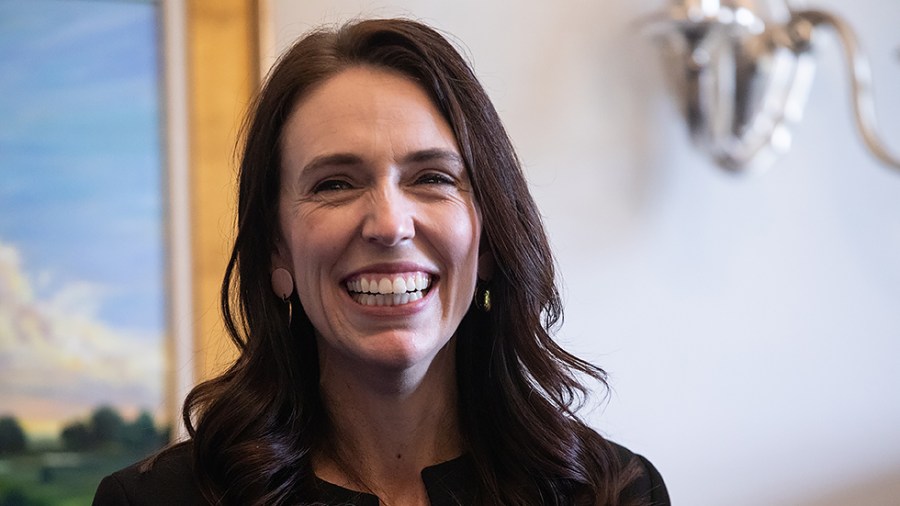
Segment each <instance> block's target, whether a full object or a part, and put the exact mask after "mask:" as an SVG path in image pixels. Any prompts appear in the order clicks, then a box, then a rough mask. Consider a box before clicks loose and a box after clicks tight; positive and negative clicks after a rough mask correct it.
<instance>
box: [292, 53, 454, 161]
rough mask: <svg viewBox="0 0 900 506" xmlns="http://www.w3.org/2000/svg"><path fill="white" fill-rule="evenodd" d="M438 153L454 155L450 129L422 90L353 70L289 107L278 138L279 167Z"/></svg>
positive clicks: (392, 76)
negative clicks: (340, 155) (326, 157)
mask: <svg viewBox="0 0 900 506" xmlns="http://www.w3.org/2000/svg"><path fill="white" fill-rule="evenodd" d="M432 148H443V149H451V150H453V151H456V152H458V149H457V146H456V139H455V137H454V135H453V132H452V130H451V128H450V125H449V124H448V123H447V121H446V120H445V119H444V118H443V116H442V115H441V114H440V112H439V111H438V110H437V107H436V106H435V105H434V103H433V102H432V101H431V99H430V98H429V96H428V94H427V93H426V92H425V90H424V89H423V88H422V87H421V86H419V85H418V84H417V83H416V82H415V81H413V80H412V79H409V78H407V77H405V76H402V75H400V74H398V73H395V72H391V71H387V70H381V69H376V68H370V67H352V68H349V69H347V70H344V71H342V72H340V73H338V74H337V75H335V76H333V77H331V78H329V79H327V80H326V81H324V82H323V83H321V84H320V85H319V86H317V87H316V88H314V89H313V90H312V91H311V92H310V93H309V94H308V95H307V96H306V97H304V98H303V99H301V100H300V101H299V102H298V103H297V105H296V106H295V107H294V110H293V112H292V113H291V115H290V117H289V118H288V121H287V123H286V124H285V127H284V131H283V133H282V153H283V158H284V159H283V162H284V163H285V164H286V165H288V166H291V165H294V166H297V165H301V166H302V164H303V163H304V162H305V161H308V160H309V159H311V158H314V157H316V156H320V155H323V154H329V153H334V152H350V153H354V154H359V155H363V156H365V155H367V154H372V155H374V154H379V153H381V154H383V153H384V152H388V151H389V152H392V153H395V154H402V153H400V152H404V151H412V150H421V149H432Z"/></svg>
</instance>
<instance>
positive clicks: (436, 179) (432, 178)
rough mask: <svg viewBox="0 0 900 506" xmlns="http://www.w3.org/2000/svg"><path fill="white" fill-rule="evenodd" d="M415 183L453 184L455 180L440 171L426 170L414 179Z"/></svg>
mask: <svg viewBox="0 0 900 506" xmlns="http://www.w3.org/2000/svg"><path fill="white" fill-rule="evenodd" d="M416 183H417V184H455V183H456V181H455V180H454V179H453V178H451V177H450V176H448V175H446V174H442V173H440V172H428V173H426V174H422V175H421V176H419V178H418V179H416Z"/></svg>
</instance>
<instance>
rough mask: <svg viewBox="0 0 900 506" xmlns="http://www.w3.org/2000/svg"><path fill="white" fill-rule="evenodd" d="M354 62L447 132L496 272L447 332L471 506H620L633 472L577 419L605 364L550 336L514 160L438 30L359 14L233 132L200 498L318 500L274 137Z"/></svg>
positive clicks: (271, 87) (198, 442) (197, 430)
mask: <svg viewBox="0 0 900 506" xmlns="http://www.w3.org/2000/svg"><path fill="white" fill-rule="evenodd" d="M354 66H372V67H375V68H379V69H385V70H388V71H391V72H395V73H398V74H399V75H402V76H404V77H406V78H409V79H411V80H413V81H414V82H416V83H417V84H418V85H420V86H421V87H422V88H423V89H424V90H425V91H426V92H427V93H428V95H429V97H430V98H431V100H432V101H433V102H434V104H435V105H436V106H437V109H438V110H439V111H440V113H441V114H442V115H443V117H444V118H445V119H446V121H447V122H448V123H449V125H450V126H451V128H452V131H453V133H454V134H455V136H456V140H457V142H458V145H459V148H460V152H461V153H460V154H461V155H462V158H463V160H464V162H465V166H466V170H467V171H468V175H469V178H470V180H471V183H472V186H473V189H474V194H475V198H476V200H477V202H478V203H479V206H480V207H481V211H482V216H483V234H482V236H483V239H482V240H483V241H484V245H485V246H487V247H488V248H489V249H490V251H491V252H492V253H493V257H494V261H495V265H496V268H495V269H494V274H493V277H492V278H491V280H490V281H489V282H488V288H489V289H490V291H491V294H492V297H491V299H492V308H491V310H490V311H489V312H484V311H481V310H480V309H478V308H477V307H476V306H475V304H472V306H471V307H470V309H469V311H468V313H467V314H466V315H465V316H464V318H463V320H462V322H461V323H460V325H459V328H458V329H457V334H456V335H457V339H456V356H457V359H456V363H457V384H458V389H459V395H458V402H459V413H460V427H461V431H462V437H463V439H464V441H465V444H466V446H467V448H468V450H469V452H470V454H471V456H472V457H473V458H472V461H473V462H474V463H475V466H476V468H477V475H478V477H479V482H480V483H479V484H478V489H479V493H478V494H479V498H480V499H479V503H481V504H504V505H534V504H537V502H539V503H540V504H545V505H563V504H566V505H569V504H579V505H580V504H584V505H603V506H605V505H617V504H620V494H621V492H622V490H623V489H624V488H625V487H626V485H627V484H628V483H629V482H630V481H631V480H632V479H634V478H635V477H636V476H637V474H638V472H639V471H638V469H637V468H636V466H635V465H634V463H629V462H621V461H620V460H619V458H618V457H617V453H616V451H615V449H614V448H613V447H612V445H611V444H610V443H609V442H607V441H606V440H605V439H603V438H602V437H600V436H599V435H597V434H596V433H595V432H594V431H593V430H591V429H590V428H589V427H588V426H587V425H585V424H584V423H583V422H582V421H581V420H580V419H579V418H578V417H577V416H576V414H575V411H576V410H577V408H578V407H579V406H580V403H581V402H583V400H584V398H585V396H586V394H587V392H586V389H585V387H584V386H583V385H582V383H581V382H580V381H579V380H578V377H579V376H581V375H584V376H587V377H590V378H594V379H595V380H598V381H599V382H600V383H602V384H603V387H605V386H606V383H605V373H604V372H603V370H601V369H600V368H598V367H596V366H594V365H592V364H590V363H588V362H586V361H583V360H581V359H579V358H577V357H575V356H573V355H571V354H569V353H567V352H566V351H565V350H563V349H562V348H561V347H560V346H559V345H558V344H557V343H556V342H555V341H554V340H553V339H552V337H551V330H552V329H553V328H554V326H555V325H556V324H557V323H558V321H559V320H560V319H561V317H562V305H561V301H560V297H559V293H558V291H557V288H556V285H555V274H554V268H553V265H554V262H553V257H552V255H551V252H550V248H549V245H548V241H547V237H546V234H545V231H544V227H543V224H542V223H541V219H540V215H539V214H538V211H537V207H536V206H535V203H534V201H533V199H532V197H531V195H530V193H529V191H528V187H527V184H526V181H525V178H524V175H523V173H522V170H521V166H520V163H519V160H518V158H517V156H516V153H515V150H514V149H513V146H512V144H511V142H510V140H509V137H508V136H507V134H506V131H505V129H504V128H503V125H502V124H501V121H500V118H499V116H498V114H497V112H496V110H495V109H494V107H493V105H492V104H491V102H490V100H489V98H488V96H487V94H486V93H485V91H484V89H483V88H482V86H481V85H480V83H479V82H478V80H477V78H476V77H475V75H474V73H473V72H472V70H471V69H470V67H469V66H468V65H467V63H466V61H465V60H464V59H463V57H462V56H461V55H460V54H459V52H457V51H456V50H455V49H454V47H453V46H452V45H451V44H450V43H449V42H448V41H447V40H446V39H445V38H444V37H443V36H442V35H441V34H439V33H438V32H436V31H435V30H433V29H432V28H429V27H427V26H425V25H423V24H421V23H418V22H415V21H410V20H403V19H384V20H363V21H357V22H352V23H349V24H346V25H344V26H342V27H340V28H337V29H321V30H318V31H315V32H312V33H310V34H308V35H306V36H304V37H303V38H302V39H300V40H299V41H298V42H297V43H295V44H294V46H293V47H291V48H290V49H289V50H288V51H287V52H286V53H285V54H284V55H283V56H282V57H281V59H280V60H279V61H278V63H277V64H276V65H275V67H274V68H273V70H272V71H271V72H270V74H269V76H268V77H267V80H266V83H265V85H264V86H263V88H262V89H261V91H260V93H259V94H258V96H257V97H256V99H255V101H254V104H253V106H252V108H251V112H250V114H249V115H248V117H247V120H246V122H245V125H244V135H243V144H242V148H243V150H242V155H241V163H240V176H239V196H238V216H237V235H236V238H235V242H234V248H233V250H232V252H231V258H230V261H229V262H228V267H227V270H226V273H225V278H224V281H223V284H222V293H221V304H222V311H223V313H224V318H225V324H226V328H227V331H228V334H229V335H230V337H231V339H232V340H233V341H234V343H235V344H236V345H237V347H238V349H239V357H238V358H237V360H236V362H235V363H234V364H233V365H232V366H231V367H230V368H229V369H228V370H227V371H225V372H224V373H223V374H222V375H221V376H219V377H216V378H214V379H211V380H209V381H206V382H204V383H201V384H200V385H198V386H197V387H195V388H194V389H193V390H192V391H191V393H190V394H189V395H188V397H187V399H186V401H185V404H184V409H183V415H184V421H185V424H186V426H187V427H188V432H189V434H190V436H191V438H192V439H193V456H194V464H195V469H196V472H197V475H198V479H199V482H200V484H201V488H202V490H203V493H204V495H205V496H206V497H207V498H208V499H209V500H210V502H213V503H218V504H267V505H268V504H295V503H303V504H308V503H310V502H312V501H314V497H315V477H314V475H313V472H312V465H311V462H310V455H311V451H312V449H313V448H314V447H315V446H316V445H318V444H320V443H321V441H323V438H327V437H328V435H329V430H328V419H327V415H326V412H325V407H324V405H323V402H322V399H321V398H320V395H319V369H318V357H317V350H316V341H315V337H314V334H313V328H312V325H311V323H310V321H309V319H308V318H307V316H306V315H305V314H304V313H303V310H302V308H301V306H300V303H299V302H300V301H299V299H297V295H296V294H294V295H292V300H291V304H292V307H293V308H294V309H293V318H292V320H291V322H292V323H291V325H290V328H289V327H288V326H287V325H285V323H284V322H286V321H288V318H289V316H288V310H289V308H288V307H286V305H285V304H284V303H283V301H281V300H279V299H278V298H277V297H276V296H275V295H274V294H273V292H272V289H271V286H270V272H271V269H272V265H271V252H272V251H274V249H275V242H276V238H277V237H278V214H277V203H278V197H279V170H280V163H281V142H280V140H281V139H280V137H281V134H282V130H283V128H284V125H285V122H286V121H287V119H288V117H289V115H290V114H291V113H292V112H293V110H294V109H295V106H296V104H297V103H298V101H300V100H302V99H303V98H304V97H305V96H307V95H308V94H309V93H310V91H311V90H312V89H313V88H314V87H315V86H317V85H319V84H321V83H322V82H324V81H325V80H327V79H329V78H330V77H333V76H334V75H336V74H338V73H339V72H341V71H342V70H345V69H347V68H350V67H354Z"/></svg>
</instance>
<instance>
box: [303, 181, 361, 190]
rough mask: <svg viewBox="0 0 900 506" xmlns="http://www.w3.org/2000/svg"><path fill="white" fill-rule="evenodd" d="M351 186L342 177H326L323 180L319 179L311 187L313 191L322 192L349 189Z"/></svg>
mask: <svg viewBox="0 0 900 506" xmlns="http://www.w3.org/2000/svg"><path fill="white" fill-rule="evenodd" d="M351 188H353V186H351V185H350V183H348V182H347V181H344V180H342V179H326V180H325V181H321V182H319V183H317V184H316V186H314V187H313V189H312V192H313V193H322V192H333V191H340V190H349V189H351Z"/></svg>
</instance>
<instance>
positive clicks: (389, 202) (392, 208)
mask: <svg viewBox="0 0 900 506" xmlns="http://www.w3.org/2000/svg"><path fill="white" fill-rule="evenodd" d="M413 214H414V212H413V206H412V203H411V202H410V200H409V199H408V198H407V197H406V196H404V195H403V192H402V191H401V190H400V189H399V188H382V189H379V190H377V191H373V194H372V197H371V200H370V204H369V209H368V212H367V213H366V217H365V221H364V222H363V226H362V236H363V238H364V239H365V240H366V241H367V242H369V243H373V244H379V245H382V246H389V247H390V246H397V245H399V244H401V243H403V242H404V241H408V240H410V239H412V238H413V237H414V236H415V233H416V232H415V225H414V223H413Z"/></svg>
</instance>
